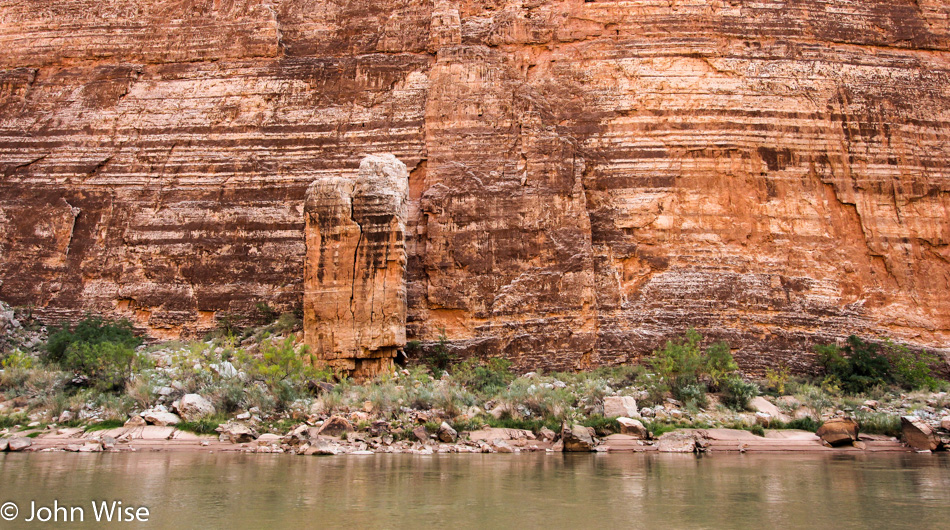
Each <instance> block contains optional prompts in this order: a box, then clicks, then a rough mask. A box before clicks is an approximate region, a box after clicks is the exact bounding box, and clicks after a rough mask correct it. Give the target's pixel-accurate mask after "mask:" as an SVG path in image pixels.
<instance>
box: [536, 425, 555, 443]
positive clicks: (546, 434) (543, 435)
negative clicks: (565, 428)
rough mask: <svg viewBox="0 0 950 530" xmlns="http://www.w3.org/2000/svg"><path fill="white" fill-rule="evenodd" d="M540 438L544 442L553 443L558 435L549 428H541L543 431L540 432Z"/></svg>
mask: <svg viewBox="0 0 950 530" xmlns="http://www.w3.org/2000/svg"><path fill="white" fill-rule="evenodd" d="M538 436H539V437H540V439H541V441H542V442H553V441H554V439H555V438H557V433H555V432H554V431H552V430H551V429H548V428H547V427H541V430H540V431H538Z"/></svg>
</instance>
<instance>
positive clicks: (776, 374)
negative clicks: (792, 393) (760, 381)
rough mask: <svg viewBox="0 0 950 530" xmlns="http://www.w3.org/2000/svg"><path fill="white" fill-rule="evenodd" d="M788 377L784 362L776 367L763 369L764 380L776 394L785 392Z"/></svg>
mask: <svg viewBox="0 0 950 530" xmlns="http://www.w3.org/2000/svg"><path fill="white" fill-rule="evenodd" d="M788 378H789V370H788V366H787V365H785V364H782V365H780V366H779V367H778V368H771V367H769V368H766V369H765V380H766V381H768V383H769V387H770V388H772V389H773V390H774V391H775V392H776V393H778V394H784V393H785V385H786V383H788Z"/></svg>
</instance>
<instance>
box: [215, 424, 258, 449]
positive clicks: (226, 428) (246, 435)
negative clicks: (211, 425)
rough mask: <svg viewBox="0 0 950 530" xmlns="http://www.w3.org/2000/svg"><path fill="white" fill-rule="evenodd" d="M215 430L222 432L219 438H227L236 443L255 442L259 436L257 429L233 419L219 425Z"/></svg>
mask: <svg viewBox="0 0 950 530" xmlns="http://www.w3.org/2000/svg"><path fill="white" fill-rule="evenodd" d="M215 430H216V431H218V432H219V433H221V436H219V438H220V439H221V440H222V441H224V440H227V441H230V442H231V443H234V444H243V443H248V442H253V441H254V440H255V439H256V438H257V436H258V435H257V431H255V430H254V429H252V428H250V427H248V426H247V425H245V424H243V423H238V422H231V421H229V422H228V423H222V424H221V425H218V428H217V429H215Z"/></svg>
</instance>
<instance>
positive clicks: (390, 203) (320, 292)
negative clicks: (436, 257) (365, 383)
mask: <svg viewBox="0 0 950 530" xmlns="http://www.w3.org/2000/svg"><path fill="white" fill-rule="evenodd" d="M408 193H409V172H408V170H407V169H406V165H405V164H403V163H402V162H400V161H399V160H397V159H396V157H395V156H393V155H391V154H388V155H374V156H368V157H366V158H364V159H363V161H362V162H361V163H360V170H359V174H358V175H357V177H356V178H355V179H350V178H347V177H340V176H331V177H325V178H322V179H319V180H317V181H315V182H314V183H313V184H311V186H310V188H309V189H308V190H307V202H306V205H305V207H304V214H305V215H306V231H305V233H306V237H307V259H306V269H305V272H304V305H303V309H304V340H305V342H306V344H307V345H308V346H310V347H311V348H312V349H313V352H314V353H316V354H317V357H318V358H320V359H322V360H323V361H325V362H326V363H327V365H329V366H330V367H331V368H333V369H335V370H338V371H345V372H347V373H350V374H351V375H353V376H354V377H357V378H365V377H371V376H374V375H376V374H378V373H380V372H382V371H385V370H389V369H391V368H392V366H393V358H394V357H395V356H396V353H397V350H398V349H399V348H402V347H403V346H405V344H406V245H405V232H406V217H407V204H406V199H407V196H408Z"/></svg>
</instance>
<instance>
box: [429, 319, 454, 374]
mask: <svg viewBox="0 0 950 530" xmlns="http://www.w3.org/2000/svg"><path fill="white" fill-rule="evenodd" d="M453 362H455V355H454V354H453V353H452V352H451V351H449V338H448V337H447V336H446V335H445V328H439V342H438V344H436V345H435V347H434V348H432V352H430V353H429V355H428V356H427V357H426V364H428V365H429V369H430V370H432V372H433V373H436V372H439V373H441V372H444V371H446V370H447V369H448V367H449V365H450V364H452V363H453Z"/></svg>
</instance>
